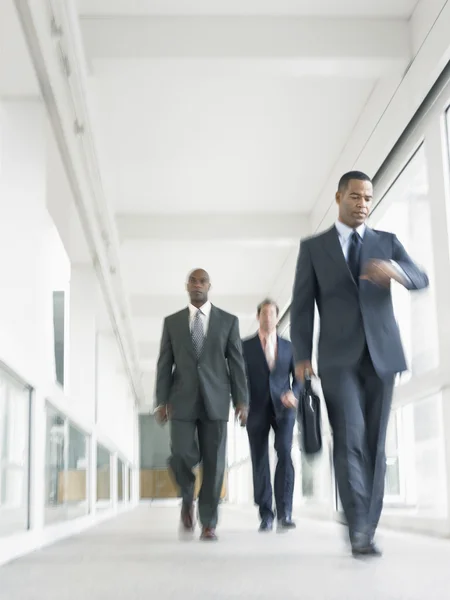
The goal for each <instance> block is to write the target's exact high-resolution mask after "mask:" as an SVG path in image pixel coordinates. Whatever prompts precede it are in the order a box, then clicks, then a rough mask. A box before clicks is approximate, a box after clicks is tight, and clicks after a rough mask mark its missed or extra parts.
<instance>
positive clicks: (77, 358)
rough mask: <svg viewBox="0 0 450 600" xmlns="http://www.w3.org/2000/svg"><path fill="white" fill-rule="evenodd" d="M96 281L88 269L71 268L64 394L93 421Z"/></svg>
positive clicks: (90, 268)
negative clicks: (66, 378) (67, 357)
mask: <svg viewBox="0 0 450 600" xmlns="http://www.w3.org/2000/svg"><path fill="white" fill-rule="evenodd" d="M96 294H97V280H96V276H95V273H94V270H93V268H92V267H91V266H90V265H76V266H73V267H72V272H71V277H70V311H69V322H70V324H69V345H70V349H69V368H68V370H67V372H68V382H67V386H65V387H66V390H67V392H68V395H69V397H70V398H71V400H72V401H73V402H76V404H77V409H78V408H79V409H80V411H81V412H82V413H83V416H84V417H85V418H86V419H87V420H88V421H90V422H92V423H94V421H95V402H96V315H95V312H96Z"/></svg>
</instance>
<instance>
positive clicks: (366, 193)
mask: <svg viewBox="0 0 450 600" xmlns="http://www.w3.org/2000/svg"><path fill="white" fill-rule="evenodd" d="M372 200H373V187H372V184H371V183H370V181H359V180H358V179H351V180H350V181H349V182H348V186H347V189H346V190H345V191H344V192H338V193H337V194H336V202H337V204H338V206H339V220H340V221H342V223H344V224H345V225H348V227H351V228H352V229H356V228H357V227H359V226H360V225H362V224H363V223H364V222H365V221H366V219H367V217H368V216H369V214H370V208H371V206H372Z"/></svg>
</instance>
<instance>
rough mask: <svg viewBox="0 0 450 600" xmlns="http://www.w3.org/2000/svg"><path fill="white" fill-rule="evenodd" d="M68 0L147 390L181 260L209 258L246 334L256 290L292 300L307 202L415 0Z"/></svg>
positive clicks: (386, 68) (385, 71)
mask: <svg viewBox="0 0 450 600" xmlns="http://www.w3.org/2000/svg"><path fill="white" fill-rule="evenodd" d="M78 4H79V9H80V15H81V17H82V18H81V20H80V23H81V29H82V34H83V40H84V44H85V53H86V57H87V62H88V65H89V72H90V78H89V87H90V90H89V91H90V100H91V108H92V115H93V125H94V134H95V137H96V140H97V147H98V151H99V160H100V165H101V171H102V181H103V186H104V189H105V192H106V197H107V199H108V201H109V202H110V203H111V206H112V207H113V209H114V211H115V213H116V222H117V226H118V230H119V237H120V240H121V273H122V276H123V278H124V282H125V285H126V289H127V291H128V295H129V299H130V307H131V311H132V316H133V324H134V332H135V337H136V340H137V343H138V348H139V353H140V358H141V365H142V368H143V370H144V371H145V383H146V386H147V392H148V396H149V400H150V401H152V392H153V383H154V369H155V364H156V358H157V354H158V342H159V338H160V334H161V328H162V320H163V318H164V316H166V315H167V314H170V313H171V312H174V311H176V310H178V309H180V308H182V307H183V306H185V305H186V303H187V297H186V292H185V280H186V275H187V273H188V271H189V270H190V269H192V268H195V267H202V268H205V269H206V270H208V271H209V273H210V276H211V280H212V285H213V287H212V290H211V300H212V301H213V302H214V303H216V304H217V305H218V306H220V307H222V308H224V309H225V310H229V311H230V312H233V313H234V314H237V315H238V316H239V319H240V326H241V334H242V335H243V336H244V335H248V334H250V333H251V332H253V331H255V328H256V321H255V311H256V305H257V304H258V302H259V301H260V300H261V299H262V298H263V297H265V296H266V295H271V296H273V297H274V298H275V299H276V300H277V301H278V302H279V303H280V305H281V307H282V308H284V307H285V306H286V305H287V304H288V302H289V300H290V289H291V286H292V279H293V274H294V268H295V259H296V253H297V248H298V243H299V239H300V237H301V236H303V235H306V234H307V233H308V232H309V219H308V213H309V211H311V209H312V208H313V206H314V203H315V202H316V199H317V198H318V197H319V195H320V192H321V190H322V188H323V187H324V185H325V184H326V182H327V180H328V178H329V174H330V173H331V172H332V171H333V167H334V165H335V163H336V161H337V159H338V158H339V156H340V154H341V153H342V152H343V150H344V148H345V146H346V144H347V142H348V140H349V138H350V136H351V133H352V131H353V129H354V127H355V125H356V124H357V122H358V119H359V118H360V115H361V113H362V111H363V109H364V107H365V106H366V104H367V102H368V101H369V98H371V96H372V92H373V90H374V89H375V88H376V86H377V84H378V82H379V81H381V80H383V78H385V77H390V78H392V76H393V74H394V76H397V77H398V79H399V80H400V77H401V75H402V73H403V72H404V69H405V68H406V66H407V64H408V63H409V61H410V59H411V57H410V54H409V48H410V44H409V37H408V25H407V22H406V19H408V18H409V17H410V16H411V14H412V11H413V10H414V7H415V5H416V0H396V1H395V2H392V0H342V1H340V2H337V1H336V0H327V1H325V0H322V1H321V0H302V1H294V0H290V1H289V0H253V1H251V0H223V1H221V2H216V1H215V0H203V1H202V0H191V1H188V2H187V1H185V0H184V1H183V0H179V1H170V0H159V1H156V0H153V1H151V0H148V1H144V0H142V1H132V0H123V1H119V0H117V1H115V0H79V2H78ZM222 15H230V17H229V18H228V19H221V18H220V16H222ZM271 15H274V16H276V18H275V19H271ZM241 16H242V18H241ZM289 16H293V17H295V18H294V19H293V20H292V19H289V18H287V17H289ZM92 17H93V18H92ZM110 17H114V18H110ZM244 17H245V18H244ZM303 17H305V18H306V17H308V18H309V17H318V18H319V19H318V20H316V21H314V22H313V23H312V22H310V21H309V20H305V19H303ZM329 17H332V18H333V19H334V18H335V17H340V18H341V20H339V21H330V19H329ZM346 17H352V19H351V20H350V19H348V18H347V19H346V20H344V19H345V18H346ZM371 17H377V18H378V20H377V21H373V22H372V21H370V18H371ZM358 19H359V20H358ZM399 19H403V21H399ZM372 101H373V98H372ZM384 109H385V104H383V103H381V104H380V106H379V112H380V116H381V114H382V113H383V110H384ZM363 144H364V140H361V147H363ZM352 167H353V165H349V166H348V168H352ZM285 272H288V273H289V274H290V275H289V277H288V280H286V278H285V277H284V275H283V276H281V275H280V274H281V273H285Z"/></svg>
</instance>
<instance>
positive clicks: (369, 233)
mask: <svg viewBox="0 0 450 600" xmlns="http://www.w3.org/2000/svg"><path fill="white" fill-rule="evenodd" d="M378 254H379V247H378V234H377V233H376V232H375V231H374V230H373V229H369V228H368V227H366V231H365V232H364V239H363V244H362V248H361V271H362V270H363V269H364V265H365V264H366V263H367V261H368V260H370V259H371V258H377V256H378Z"/></svg>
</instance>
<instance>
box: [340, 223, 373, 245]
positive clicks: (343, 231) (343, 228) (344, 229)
mask: <svg viewBox="0 0 450 600" xmlns="http://www.w3.org/2000/svg"><path fill="white" fill-rule="evenodd" d="M335 225H336V229H337V232H338V234H339V237H341V238H342V239H343V240H344V242H346V241H347V240H348V238H349V237H350V236H351V234H352V232H353V231H354V230H353V229H352V228H351V227H349V226H348V225H346V224H345V223H342V221H336V224H335ZM356 231H357V232H358V234H359V237H360V238H361V239H363V238H364V234H365V232H366V224H365V223H363V224H362V225H360V226H359V227H357V228H356Z"/></svg>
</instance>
